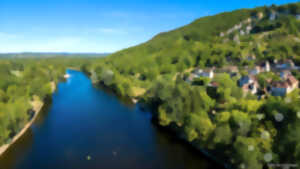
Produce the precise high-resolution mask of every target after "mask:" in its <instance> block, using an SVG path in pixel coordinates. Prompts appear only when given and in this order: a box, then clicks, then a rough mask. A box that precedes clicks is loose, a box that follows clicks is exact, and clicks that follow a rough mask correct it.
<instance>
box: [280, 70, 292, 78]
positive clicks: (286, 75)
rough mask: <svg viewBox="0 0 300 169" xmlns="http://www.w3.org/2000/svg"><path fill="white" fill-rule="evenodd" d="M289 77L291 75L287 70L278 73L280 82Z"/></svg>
mask: <svg viewBox="0 0 300 169" xmlns="http://www.w3.org/2000/svg"><path fill="white" fill-rule="evenodd" d="M289 75H292V73H291V72H290V71H289V70H283V71H281V72H280V78H281V79H282V80H285V79H287V77H288V76H289Z"/></svg>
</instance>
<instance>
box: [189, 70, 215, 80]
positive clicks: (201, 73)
mask: <svg viewBox="0 0 300 169" xmlns="http://www.w3.org/2000/svg"><path fill="white" fill-rule="evenodd" d="M200 77H207V78H210V79H212V78H214V68H208V69H205V70H203V69H199V68H196V69H195V70H194V71H193V72H192V73H191V74H190V75H189V77H188V78H187V79H186V81H187V82H192V81H193V80H194V79H195V78H200Z"/></svg>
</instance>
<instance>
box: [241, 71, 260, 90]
mask: <svg viewBox="0 0 300 169" xmlns="http://www.w3.org/2000/svg"><path fill="white" fill-rule="evenodd" d="M238 85H239V87H241V88H242V89H243V91H244V93H248V92H250V93H252V94H256V93H257V90H258V88H259V85H258V82H257V80H256V78H255V76H253V75H252V76H243V77H241V78H240V79H239V80H238Z"/></svg>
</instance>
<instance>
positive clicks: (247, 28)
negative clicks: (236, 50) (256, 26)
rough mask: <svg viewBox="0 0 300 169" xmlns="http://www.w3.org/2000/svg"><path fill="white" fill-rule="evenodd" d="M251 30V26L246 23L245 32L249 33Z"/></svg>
mask: <svg viewBox="0 0 300 169" xmlns="http://www.w3.org/2000/svg"><path fill="white" fill-rule="evenodd" d="M251 30H252V26H250V25H248V26H247V27H246V34H249V33H250V32H251Z"/></svg>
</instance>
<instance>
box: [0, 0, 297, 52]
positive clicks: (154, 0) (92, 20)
mask: <svg viewBox="0 0 300 169" xmlns="http://www.w3.org/2000/svg"><path fill="white" fill-rule="evenodd" d="M290 2H297V1H296V0H226V1H224V0H223V1H220V0H219V1H218V0H139V1H138V0H126V1H124V0H106V1H104V0H0V53H12V52H82V53H86V52H92V53H106V52H109V53H110V52H116V51H118V50H121V49H124V48H128V47H131V46H134V45H138V44H140V43H143V42H146V41H148V40H150V39H151V38H152V37H153V36H155V35H156V34H158V33H160V32H165V31H169V30H172V29H176V28H178V27H180V26H184V25H186V24H188V23H191V22H192V21H194V20H195V19H198V18H200V17H203V16H207V15H214V14H217V13H220V12H225V11H232V10H235V9H240V8H253V7H257V6H264V5H271V4H277V5H279V4H285V3H290Z"/></svg>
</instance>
